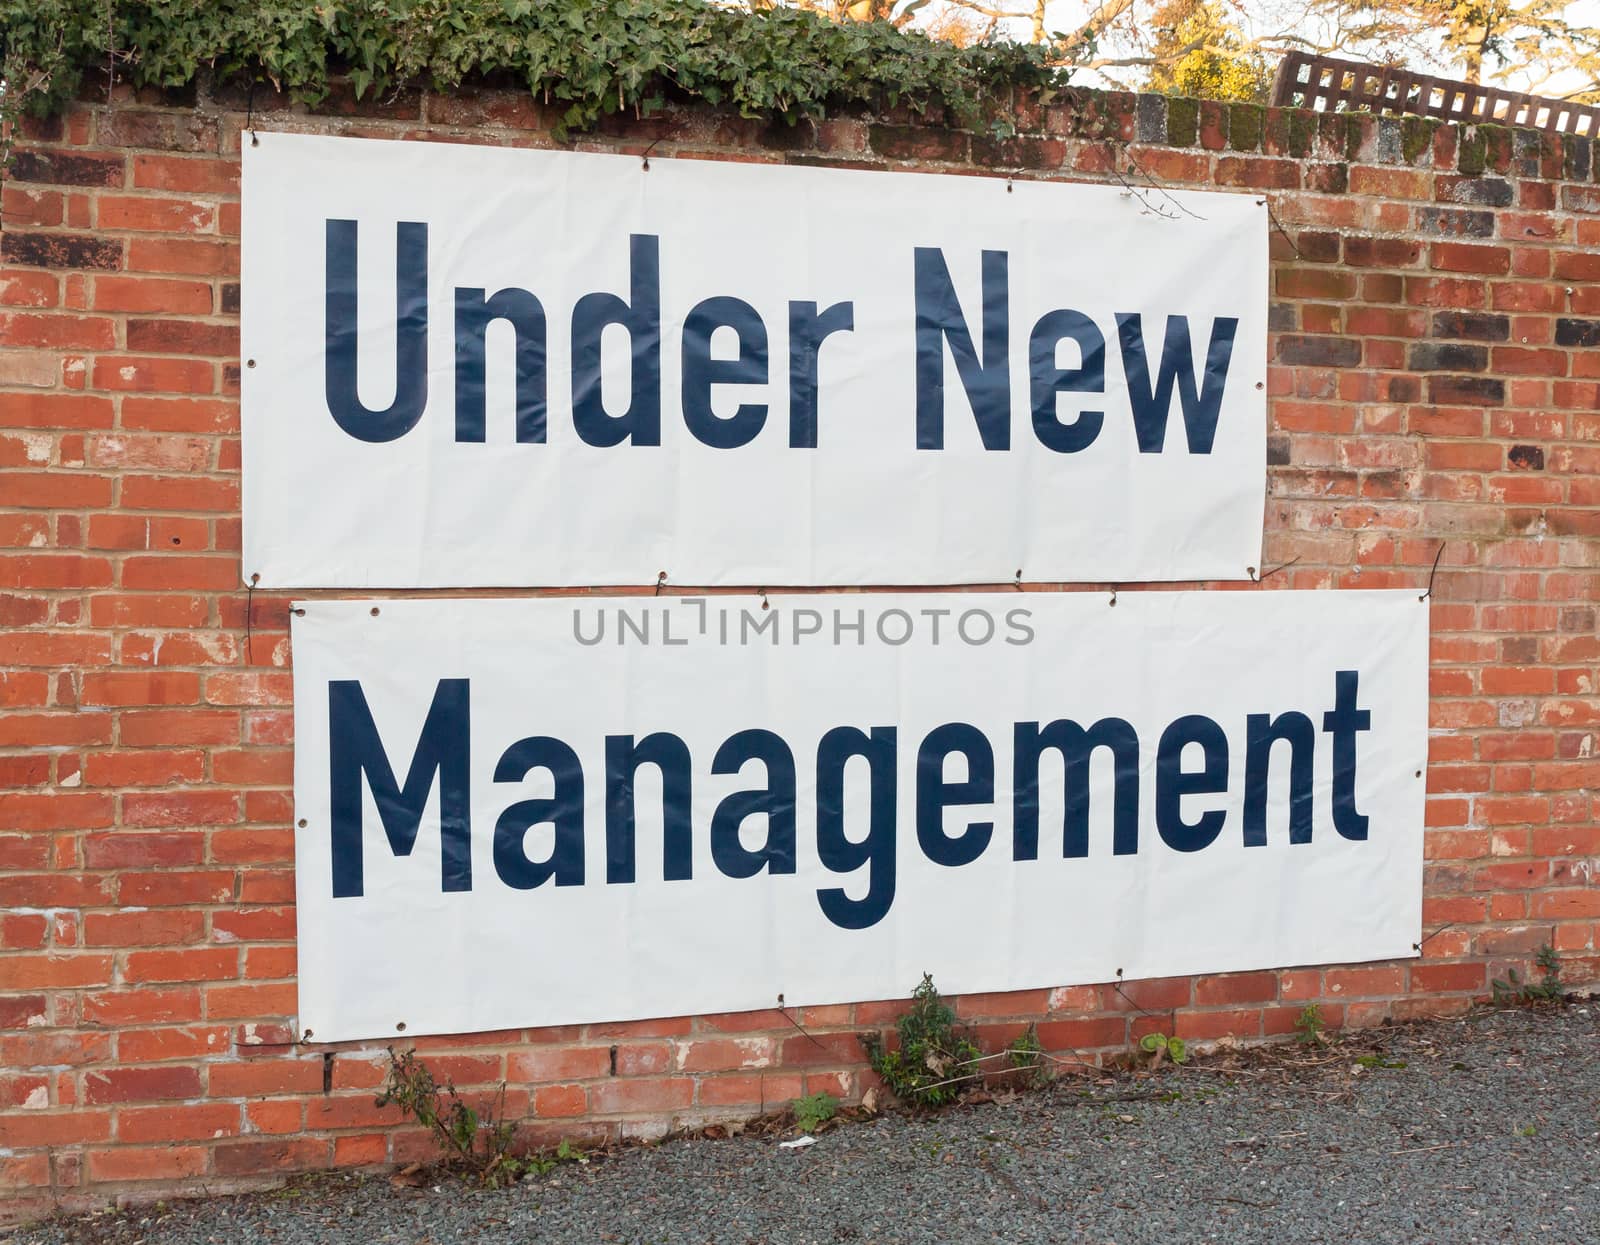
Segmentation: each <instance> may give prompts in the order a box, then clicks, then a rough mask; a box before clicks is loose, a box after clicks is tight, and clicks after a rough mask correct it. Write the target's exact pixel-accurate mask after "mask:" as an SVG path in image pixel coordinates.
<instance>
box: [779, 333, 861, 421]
mask: <svg viewBox="0 0 1600 1245" xmlns="http://www.w3.org/2000/svg"><path fill="white" fill-rule="evenodd" d="M855 327H856V312H855V304H854V303H834V305H833V306H831V307H829V308H828V309H827V310H826V311H823V312H818V311H817V304H816V303H805V302H792V303H790V304H789V448H790V449H794V450H814V449H816V448H817V405H818V404H817V372H818V359H819V357H820V356H821V354H822V343H823V342H824V341H826V340H827V338H828V336H829V335H830V334H833V333H848V332H853V331H854V330H855Z"/></svg>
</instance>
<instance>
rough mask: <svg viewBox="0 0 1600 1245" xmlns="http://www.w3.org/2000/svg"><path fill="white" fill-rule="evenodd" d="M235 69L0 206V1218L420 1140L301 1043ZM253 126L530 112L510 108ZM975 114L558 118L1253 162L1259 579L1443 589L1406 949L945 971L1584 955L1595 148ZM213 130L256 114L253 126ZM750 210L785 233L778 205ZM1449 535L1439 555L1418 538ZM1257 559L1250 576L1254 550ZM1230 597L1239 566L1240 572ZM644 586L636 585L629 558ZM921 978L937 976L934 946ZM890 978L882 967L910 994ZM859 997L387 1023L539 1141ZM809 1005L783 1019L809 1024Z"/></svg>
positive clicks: (451, 104)
mask: <svg viewBox="0 0 1600 1245" xmlns="http://www.w3.org/2000/svg"><path fill="white" fill-rule="evenodd" d="M240 103H242V101H238V100H233V101H227V100H223V99H220V98H210V97H207V96H205V95H204V94H202V96H201V98H200V101H199V103H198V105H195V106H192V107H184V108H177V107H169V106H167V105H165V104H164V103H163V102H162V100H161V99H160V98H159V97H157V96H151V95H146V96H142V97H135V96H132V95H124V96H122V97H120V98H118V99H116V100H114V101H113V102H112V103H110V104H108V105H107V104H98V103H97V104H90V103H83V104H80V105H78V106H76V107H75V108H74V109H73V110H72V111H71V112H70V113H69V115H68V116H67V117H65V118H63V119H60V120H57V121H54V122H41V123H30V126H29V127H28V128H27V129H26V130H25V132H24V134H23V135H22V136H21V141H20V143H19V145H18V148H17V152H16V156H15V161H14V164H13V167H12V169H11V171H10V174H9V175H8V177H7V179H6V181H5V184H4V191H3V194H4V200H3V207H4V220H3V226H4V230H3V237H0V259H3V267H0V1069H3V1072H0V1147H4V1149H5V1150H6V1151H7V1152H8V1153H7V1156H6V1160H5V1162H4V1163H3V1164H0V1199H5V1200H0V1220H3V1219H4V1218H8V1217H9V1218H14V1217H18V1216H20V1215H23V1214H27V1213H30V1212H32V1211H37V1210H39V1209H41V1208H43V1207H45V1206H47V1205H49V1204H50V1203H51V1202H52V1201H58V1202H60V1203H62V1204H65V1205H84V1204H88V1203H91V1202H95V1201H98V1200H104V1199H105V1198H107V1197H115V1196H128V1195H131V1196H146V1197H148V1196H154V1195H156V1194H157V1193H165V1192H168V1191H172V1190H178V1189H185V1188H199V1187H201V1186H202V1185H203V1186H204V1187H205V1188H208V1189H211V1190H213V1191H214V1190H217V1189H219V1188H225V1187H231V1186H237V1185H240V1184H248V1183H251V1182H255V1181H259V1180H261V1179H264V1178H269V1177H272V1176H275V1175H281V1174H282V1173H285V1172H291V1171H301V1170H307V1169H312V1168H321V1167H328V1166H333V1165H342V1166H352V1165H372V1164H378V1163H384V1162H402V1161H410V1160H412V1159H415V1158H418V1157H426V1156H427V1155H428V1153H429V1149H428V1141H427V1138H426V1137H425V1136H423V1135H421V1134H420V1133H419V1132H418V1131H417V1130H416V1129H415V1128H409V1127H406V1126H405V1125H404V1124H403V1123H402V1122H401V1121H400V1120H399V1118H398V1117H397V1116H396V1114H395V1113H394V1112H393V1111H389V1110H385V1111H380V1110H378V1109H376V1108H375V1107H374V1106H373V1102H372V1099H373V1094H374V1088H375V1087H376V1086H377V1085H378V1084H379V1083H380V1082H381V1080H382V1074H383V1062H382V1051H381V1047H378V1046H376V1045H373V1044H347V1045H345V1046H341V1047H338V1048H332V1047H323V1046H318V1045H296V1044H294V1038H295V1036H296V1029H295V1017H294V1006H295V988H294V964H295V944H294V911H293V906H292V905H293V898H294V887H293V876H292V861H293V853H292V845H293V828H292V823H291V816H292V812H291V808H292V806H291V800H290V793H289V783H290V755H291V752H290V749H291V716H290V715H291V703H290V675H289V662H290V653H289V645H288V636H287V621H288V614H287V611H288V603H289V599H288V597H287V596H283V595H276V594H269V593H264V592H261V593H253V594H247V593H246V592H245V591H244V589H243V588H242V587H241V586H240V572H239V564H238V556H237V552H238V544H239V477H238V461H239V448H238V403H237V398H236V392H237V382H238V368H239V359H238V357H237V340H238V325H237V308H238V284H237V281H238V270H239V269H238V265H239V247H238V242H237V240H236V239H237V234H238V184H239V143H240V137H241V134H240V131H241V126H242V125H243V123H244V120H245V117H244V115H243V113H242V112H241V111H236V110H234V109H235V107H236V105H238V104H240ZM329 107H330V109H337V114H338V115H334V114H333V113H331V112H330V113H329V114H324V115H318V114H308V113H304V112H297V113H287V112H281V113H267V114H263V113H257V114H256V116H257V124H259V125H261V126H263V127H266V126H269V125H270V126H271V127H273V128H288V129H298V130H308V131H316V132H325V133H342V134H352V135H367V136H383V137H393V138H407V139H414V140H418V141H425V140H432V139H440V140H449V141H461V140H470V141H479V142H489V143H508V144H519V145H530V146H554V145H556V144H555V140H554V138H553V137H552V135H551V133H550V131H549V129H548V126H547V124H546V117H545V114H544V113H543V110H542V109H541V108H540V107H538V106H537V105H536V104H534V103H532V102H531V101H529V100H527V99H526V98H525V97H519V96H515V95H502V94H497V93H495V92H492V91H482V90H472V91H467V92H463V94H462V96H461V97H459V98H439V97H433V96H421V95H417V94H414V93H411V94H402V95H400V96H398V97H397V98H396V99H395V100H392V101H386V102H385V103H384V105H383V106H382V107H381V108H375V109H371V110H366V111H365V112H364V111H363V110H362V109H360V108H359V107H358V106H356V105H355V104H353V102H352V101H351V100H350V98H349V97H348V95H347V94H339V95H336V96H335V98H334V102H333V103H331V104H330V105H329ZM1017 119H1018V125H1019V133H1018V134H1017V135H1016V136H1015V137H1012V138H1006V139H996V138H994V137H991V136H988V135H972V134H967V133H963V132H960V131H955V130H950V129H946V128H939V127H937V126H930V125H924V124H920V123H917V122H916V120H915V119H913V118H910V117H903V116H893V117H886V118H878V119H877V120H876V121H873V122H869V121H868V120H866V119H855V118H843V119H836V120H830V121H828V122H827V123H825V124H822V125H820V126H817V127H810V126H801V127H798V128H796V129H793V130H790V129H784V128H782V127H769V126H767V125H765V124H763V123H759V122H754V121H747V120H742V119H739V118H735V117H730V116H726V115H717V114H712V113H708V112H696V111H684V112H673V111H669V112H667V113H664V114H662V115H660V116H657V117H652V118H646V119H644V120H642V121H630V120H627V119H613V120H611V121H608V122H607V123H606V124H605V125H604V126H603V127H602V128H601V130H600V132H598V133H596V134H590V135H584V136H579V137H578V138H577V139H576V140H575V141H576V145H577V146H578V147H580V148H583V149H589V150H605V151H619V152H629V153H634V154H637V153H640V152H642V151H644V150H645V149H646V148H649V149H650V154H651V158H653V159H665V158H671V157H684V158H715V159H735V160H754V161H769V162H782V161H787V162H791V163H799V164H841V165H842V164H848V165H851V166H853V167H873V168H897V169H927V170H944V171H953V172H981V173H982V174H983V175H986V176H1001V177H1005V176H1010V177H1029V178H1058V179H1064V180H1086V181H1101V182H1110V183H1113V184H1122V185H1126V186H1127V187H1128V193H1130V194H1137V195H1141V196H1149V197H1150V198H1151V200H1152V201H1153V202H1159V196H1160V191H1159V189H1156V188H1155V185H1156V183H1164V184H1173V185H1185V186H1193V187H1224V188H1233V189H1244V190H1251V191H1259V192H1263V193H1264V194H1265V195H1266V197H1267V198H1268V200H1269V202H1270V204H1271V206H1272V215H1273V220H1274V229H1273V233H1272V238H1271V248H1272V256H1273V263H1272V283H1273V287H1272V295H1271V297H1272V319H1271V324H1272V328H1273V340H1272V344H1271V345H1272V349H1271V355H1270V357H1271V359H1272V365H1271V370H1270V372H1269V378H1268V391H1269V400H1270V406H1269V409H1270V419H1271V428H1270V430H1269V461H1270V464H1271V465H1270V466H1269V469H1268V478H1269V490H1268V504H1267V513H1266V532H1265V550H1264V553H1263V559H1264V563H1265V567H1266V568H1267V569H1268V570H1269V571H1271V573H1269V574H1267V576H1266V578H1265V580H1264V582H1263V586H1262V590H1271V589H1275V588H1288V587H1296V588H1332V589H1337V588H1343V587H1394V586H1404V587H1414V588H1416V589H1417V590H1418V591H1419V592H1420V591H1422V590H1423V588H1424V587H1425V586H1426V585H1427V583H1428V580H1429V570H1430V567H1431V566H1432V565H1433V562H1434V558H1435V555H1436V554H1438V555H1439V565H1438V571H1437V575H1436V576H1435V578H1434V581H1433V603H1432V627H1433V641H1432V660H1433V668H1432V684H1431V686H1432V702H1431V724H1432V738H1431V762H1430V766H1429V771H1428V791H1429V793H1430V794H1429V798H1428V805H1427V827H1428V829H1427V834H1426V853H1427V859H1428V865H1427V877H1426V883H1425V897H1424V924H1425V928H1426V931H1427V935H1426V937H1425V940H1424V942H1423V944H1422V947H1421V958H1419V959H1416V960H1412V961H1406V962H1403V963H1398V964H1389V965H1361V966H1352V967H1348V968H1341V967H1337V966H1330V967H1327V968H1309V969H1307V968H1299V969H1293V970H1283V971H1281V972H1254V973H1240V974H1229V975H1222V976H1216V975H1212V976H1202V977H1198V978H1194V979H1189V978H1178V979H1169V980H1164V981H1158V982H1139V983H1129V984H1128V985H1126V986H1125V987H1122V988H1119V987H1116V986H1109V985H1108V986H1074V987H1071V988H1063V989H1058V990H1035V991H1022V992H1018V993H1015V994H1007V995H990V996H977V997H970V998H963V999H961V1000H959V1007H960V1011H961V1013H962V1014H963V1015H964V1016H965V1017H967V1018H969V1019H970V1020H971V1021H972V1023H974V1024H975V1025H976V1026H977V1028H978V1030H979V1032H980V1034H981V1035H983V1037H984V1039H985V1040H986V1041H987V1042H991V1043H996V1042H1002V1041H1004V1040H1008V1039H1009V1038H1010V1037H1011V1036H1014V1035H1015V1033H1017V1032H1018V1031H1020V1029H1021V1027H1022V1026H1023V1025H1024V1024H1025V1023H1027V1022H1029V1021H1037V1022H1039V1032H1040V1036H1041V1038H1042V1039H1043V1041H1044V1042H1045V1044H1046V1046H1047V1047H1049V1048H1051V1049H1056V1050H1061V1051H1072V1052H1075V1053H1076V1054H1078V1055H1079V1056H1080V1057H1088V1058H1095V1057H1100V1056H1104V1055H1108V1054H1113V1053H1117V1052H1121V1051H1125V1050H1126V1049H1127V1047H1128V1044H1129V1042H1130V1041H1133V1040H1137V1037H1138V1036H1139V1035H1140V1034H1142V1033H1144V1032H1147V1031H1149V1030H1150V1029H1152V1028H1154V1027H1168V1026H1171V1027H1173V1028H1175V1030H1176V1032H1178V1033H1179V1034H1181V1035H1184V1036H1186V1037H1190V1038H1193V1039H1204V1040H1210V1039H1218V1038H1225V1037H1226V1038H1239V1039H1260V1038H1267V1037H1273V1036H1278V1035H1282V1034H1285V1033H1287V1032H1289V1031H1290V1030H1291V1028H1292V1024H1293V1020H1294V1017H1295V1015H1296V1014H1297V1013H1298V1011H1299V1009H1300V1008H1301V1007H1303V1006H1305V1005H1306V1004H1307V1003H1308V1002H1320V1003H1321V1005H1322V1007H1323V1011H1324V1015H1325V1016H1326V1017H1327V1018H1328V1019H1329V1020H1330V1021H1331V1022H1332V1023H1334V1024H1346V1025H1370V1024H1376V1023H1379V1022H1381V1021H1383V1020H1385V1019H1387V1018H1397V1019H1405V1018H1410V1017H1416V1016H1423V1015H1430V1014H1440V1013H1450V1012H1456V1011H1460V1010H1462V1009H1464V1008H1465V1007H1467V1006H1468V1005H1469V1003H1470V1002H1471V1001H1472V1000H1473V999H1474V998H1475V997H1478V996H1481V995H1483V994H1484V993H1485V991H1486V990H1487V988H1488V982H1489V979H1490V977H1491V975H1498V974H1500V973H1501V972H1503V971H1504V968H1505V967H1506V966H1507V965H1508V964H1511V963H1516V964H1522V965H1525V964H1526V961H1527V960H1528V959H1529V958H1530V957H1531V956H1532V955H1533V953H1534V952H1535V951H1536V950H1537V949H1538V948H1539V946H1540V945H1541V944H1543V943H1546V942H1549V943H1551V944H1553V945H1554V946H1555V947H1556V948H1557V949H1558V950H1559V951H1560V952H1561V954H1562V957H1563V962H1564V964H1565V965H1566V972H1567V975H1568V977H1569V978H1570V979H1571V980H1573V981H1574V982H1591V981H1594V980H1595V979H1596V978H1600V947H1597V944H1596V928H1597V922H1600V887H1596V886H1595V885H1593V882H1592V868H1591V866H1592V862H1593V859H1594V857H1595V856H1596V855H1597V854H1600V823H1597V816H1596V804H1595V788H1596V786H1600V760H1596V759H1594V758H1595V735H1596V729H1597V723H1600V696H1597V694H1596V683H1595V680H1596V676H1597V665H1600V639H1597V638H1596V608H1597V605H1596V596H1597V589H1600V540H1597V539H1596V538H1597V537H1600V355H1596V354H1595V353H1594V348H1595V347H1596V345H1597V344H1600V251H1596V249H1595V248H1596V246H1597V245H1600V186H1596V185H1591V184H1588V182H1589V178H1590V176H1591V173H1590V171H1591V170H1592V169H1594V168H1595V167H1596V162H1595V161H1593V160H1592V159H1591V158H1590V152H1589V142H1588V140H1587V139H1582V138H1574V137H1571V136H1567V137H1563V136H1559V135H1520V134H1519V135H1517V136H1516V141H1515V142H1513V141H1511V137H1512V136H1511V135H1510V134H1509V133H1508V132H1506V131H1496V130H1494V129H1492V128H1490V127H1482V128H1479V129H1477V130H1474V129H1471V128H1467V129H1457V128H1452V127H1436V126H1432V125H1429V124H1426V123H1420V122H1419V123H1416V124H1413V120H1414V119H1406V120H1405V121H1404V122H1403V123H1402V122H1400V121H1397V120H1395V119H1389V118H1385V119H1381V120H1380V119H1376V118H1372V117H1348V118H1347V117H1343V116H1318V115H1314V114H1309V113H1295V112H1284V111H1272V110H1262V109H1260V108H1256V107H1253V106H1233V107H1230V106H1228V105H1224V104H1217V103H1211V102H1207V103H1203V104H1198V105H1197V104H1195V103H1194V102H1193V101H1184V100H1173V101H1168V100H1166V99H1163V98H1160V97H1153V96H1145V97H1134V96H1131V95H1120V94H1114V93H1108V94H1083V95H1082V96H1081V97H1080V98H1078V99H1077V100H1076V102H1073V103H1067V104H1060V103H1057V104H1051V105H1048V106H1045V107H1040V106H1038V105H1037V104H1035V103H1033V102H1031V101H1027V102H1024V103H1023V104H1020V105H1019V107H1018V111H1017ZM245 141H249V140H248V135H246V136H245ZM779 227H781V226H780V225H775V228H779ZM1441 544H1442V553H1441V552H1440V550H1441ZM1272 568H1278V569H1276V570H1272ZM1230 586H1232V587H1237V585H1230ZM640 587H641V588H642V589H644V590H650V589H651V588H653V585H640ZM934 967H935V968H936V967H937V966H934ZM913 984H915V983H913V982H907V983H906V985H907V988H908V990H909V988H910V987H911V986H912V985H913ZM900 1007H901V1005H900V1004H899V1003H895V1002H891V1001H884V1002H879V1003H863V1004H855V1005H847V1006H831V1007H824V1008H813V1009H809V1010H808V1011H805V1012H795V1013H792V1014H791V1015H792V1021H791V1019H789V1018H786V1017H785V1016H783V1015H779V1014H778V1013H776V1012H762V1013H749V1014H740V1015H732V1016H699V1017H678V1018H667V1019H662V1020H656V1021H647V1022H636V1023H630V1024H614V1025H588V1026H571V1027H565V1028H560V1029H549V1030H536V1031H514V1032H505V1033H494V1034H481V1035H473V1036H468V1037H452V1038H422V1039H419V1040H418V1041H417V1042H416V1045H417V1048H418V1049H419V1051H421V1052H422V1053H423V1055H424V1056H425V1057H426V1058H427V1059H428V1061H429V1062H430V1063H431V1064H432V1065H433V1066H434V1068H435V1070H436V1072H437V1073H438V1074H439V1075H441V1076H451V1077H453V1078H454V1079H455V1080H456V1081H457V1083H458V1084H460V1085H461V1086H462V1087H463V1088H464V1089H465V1090H467V1091H468V1092H469V1093H470V1094H477V1095H486V1094H489V1093H491V1092H492V1091H494V1090H495V1089H497V1088H498V1087H499V1085H500V1084H501V1082H502V1081H504V1082H507V1084H508V1089H507V1103H508V1105H509V1107H510V1108H511V1110H512V1112H513V1113H514V1114H516V1115H518V1116H522V1117H525V1118H526V1120H527V1122H528V1127H529V1135H530V1137H531V1138H532V1139H534V1140H536V1141H545V1142H551V1141H554V1140H556V1139H558V1138H559V1137H561V1136H571V1137H575V1138H577V1137H594V1136H607V1137H619V1136H621V1137H628V1136H650V1135H656V1134H658V1133H660V1132H662V1131H663V1130H665V1129H667V1128H668V1127H671V1126H674V1125H694V1124H697V1123H701V1122H705V1121H709V1120H712V1119H721V1118H728V1117H735V1116H748V1115H751V1114H754V1113H756V1112H757V1111H759V1110H761V1109H762V1108H763V1107H771V1106H772V1105H774V1104H778V1103H782V1102H785V1101H786V1100H788V1099H790V1098H792V1097H794V1096H796V1095H797V1094H800V1093H805V1092H813V1091H815V1090H817V1089H828V1090H830V1091H831V1092H835V1093H839V1094H842V1095H845V1096H852V1095H856V1094H859V1093H860V1092H861V1091H862V1090H863V1089H864V1087H865V1085H866V1084H867V1083H868V1080H869V1078H870V1074H868V1073H866V1072H865V1071H864V1068H863V1064H862V1058H861V1054H860V1049H859V1046H858V1044H857V1042H856V1040H855V1038H854V1036H853V1035H854V1033H855V1032H856V1031H857V1030H858V1029H863V1028H875V1027H880V1026H884V1025H887V1024H889V1023H892V1020H893V1018H894V1016H895V1015H896V1014H897V1013H898V1011H899V1010H900ZM795 1022H798V1023H799V1024H801V1025H804V1026H805V1027H806V1029H807V1030H808V1031H809V1032H810V1033H811V1034H812V1035H814V1037H815V1040H812V1039H811V1038H808V1037H805V1036H803V1035H801V1034H800V1033H798V1032H797V1031H796V1028H795Z"/></svg>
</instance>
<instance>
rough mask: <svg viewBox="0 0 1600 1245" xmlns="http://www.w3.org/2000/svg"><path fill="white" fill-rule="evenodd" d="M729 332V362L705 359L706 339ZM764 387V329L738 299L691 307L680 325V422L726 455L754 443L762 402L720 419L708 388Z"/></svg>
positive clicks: (712, 300)
mask: <svg viewBox="0 0 1600 1245" xmlns="http://www.w3.org/2000/svg"><path fill="white" fill-rule="evenodd" d="M724 326H726V327H728V328H731V329H733V331H734V333H735V334H736V335H737V337H738V339H739V352H738V355H737V356H736V357H735V358H732V359H713V358H712V357H711V338H712V335H713V334H714V333H715V332H716V331H717V330H718V329H719V328H722V327H724ZM766 383H767V326H766V325H765V324H763V323H762V322H761V315H760V313H759V312H757V311H756V309H755V308H754V307H752V306H751V305H750V304H749V303H747V302H745V301H744V300H743V299H742V298H728V297H719V298H708V299H705V300H704V301H702V302H699V303H696V304H695V306H694V309H693V310H691V311H690V312H689V314H688V315H687V316H686V317H684V321H683V422H684V423H685V424H687V425H688V427H689V431H690V432H692V433H693V434H694V435H695V438H696V439H697V440H699V441H700V442H702V443H703V444H705V445H709V446H711V448H712V449H718V450H732V449H738V448H739V446H741V445H748V444H749V443H750V442H751V441H753V440H755V438H756V434H757V433H759V432H760V431H761V426H762V425H763V424H765V423H766V422H767V404H766V403H765V402H741V403H740V404H739V407H738V409H737V410H736V411H734V413H733V414H732V415H729V416H727V417H726V418H723V417H721V416H718V415H717V413H716V412H715V411H713V410H712V409H711V387H712V386H713V385H764V384H766Z"/></svg>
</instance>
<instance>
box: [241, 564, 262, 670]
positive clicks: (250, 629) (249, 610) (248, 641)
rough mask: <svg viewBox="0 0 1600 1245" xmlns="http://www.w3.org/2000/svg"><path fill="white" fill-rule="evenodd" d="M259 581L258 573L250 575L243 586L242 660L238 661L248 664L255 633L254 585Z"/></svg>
mask: <svg viewBox="0 0 1600 1245" xmlns="http://www.w3.org/2000/svg"><path fill="white" fill-rule="evenodd" d="M260 582H261V575H260V574H259V573H257V574H253V575H251V576H250V582H249V583H247V584H246V585H245V586H244V660H243V661H242V662H241V663H240V664H242V665H246V666H248V665H249V664H250V658H251V656H252V655H253V653H252V647H253V646H252V639H253V637H254V634H255V622H256V585H257V584H258V583H260Z"/></svg>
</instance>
